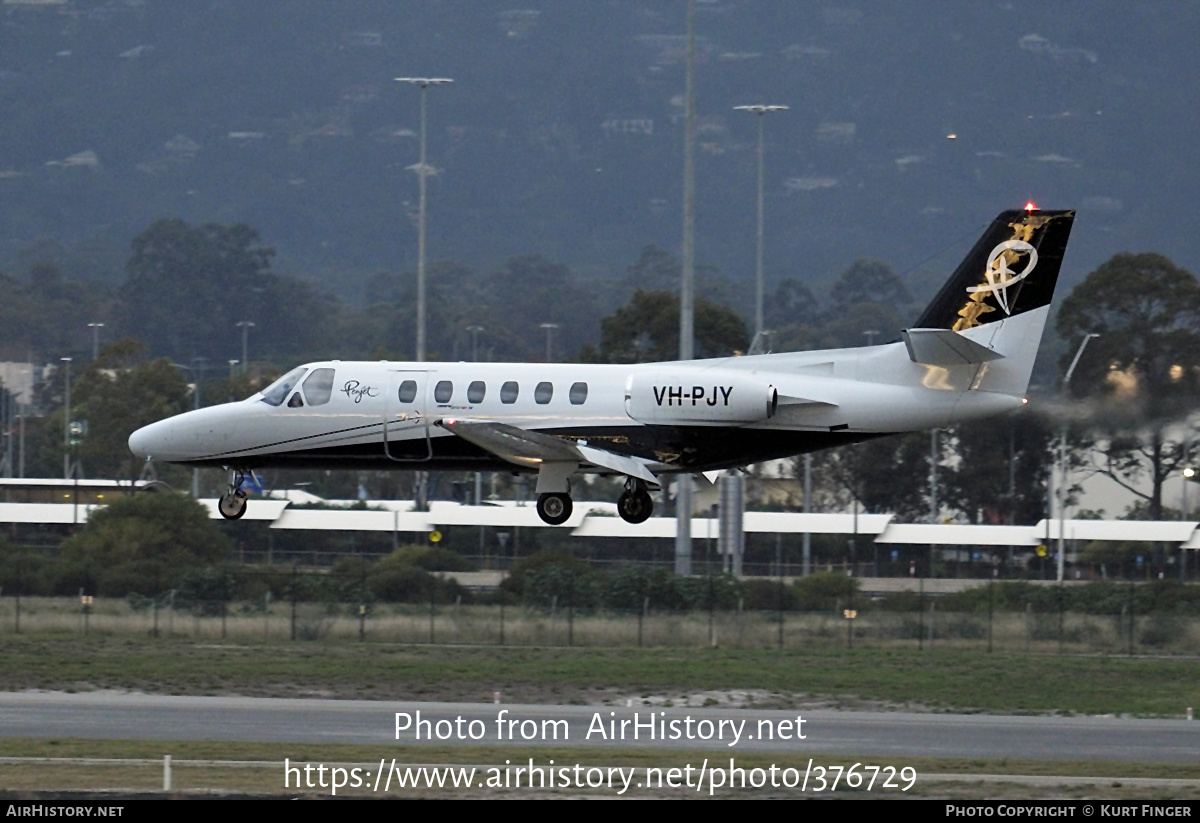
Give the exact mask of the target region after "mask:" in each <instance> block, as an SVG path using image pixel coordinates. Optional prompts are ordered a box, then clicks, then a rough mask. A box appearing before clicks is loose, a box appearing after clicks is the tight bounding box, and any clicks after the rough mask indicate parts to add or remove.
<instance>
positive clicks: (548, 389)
mask: <svg viewBox="0 0 1200 823" xmlns="http://www.w3.org/2000/svg"><path fill="white" fill-rule="evenodd" d="M552 397H554V384H553V383H551V382H549V381H547V380H543V381H542V382H541V383H538V384H537V388H535V389H534V390H533V402H534V403H537V404H539V405H541V406H544V405H546V404H547V403H549V402H550V399H551V398H552Z"/></svg>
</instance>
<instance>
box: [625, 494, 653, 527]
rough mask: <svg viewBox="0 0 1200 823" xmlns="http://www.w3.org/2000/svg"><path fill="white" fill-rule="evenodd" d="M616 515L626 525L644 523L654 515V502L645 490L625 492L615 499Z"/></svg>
mask: <svg viewBox="0 0 1200 823" xmlns="http://www.w3.org/2000/svg"><path fill="white" fill-rule="evenodd" d="M617 513H618V514H619V515H621V519H622V520H624V521H625V522H626V523H645V522H646V521H647V520H649V519H650V515H652V514H653V513H654V501H653V500H652V499H651V498H650V493H649V492H647V491H646V490H645V489H638V490H637V491H633V492H628V491H627V492H624V493H623V494H622V495H621V496H620V497H619V498H617Z"/></svg>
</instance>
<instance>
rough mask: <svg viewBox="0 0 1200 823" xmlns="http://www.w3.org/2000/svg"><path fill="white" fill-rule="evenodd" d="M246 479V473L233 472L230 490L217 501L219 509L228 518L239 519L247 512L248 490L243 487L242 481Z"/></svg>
mask: <svg viewBox="0 0 1200 823" xmlns="http://www.w3.org/2000/svg"><path fill="white" fill-rule="evenodd" d="M245 479H246V475H245V474H243V473H242V472H240V471H235V472H233V477H232V478H231V479H230V481H229V489H228V491H226V492H225V493H224V494H223V495H221V498H220V499H219V500H218V501H217V511H219V512H220V513H221V516H222V517H224V518H225V519H226V520H237V519H238V518H240V517H241V516H242V515H243V514H245V513H246V505H247V503H246V492H245V490H244V489H243V488H242V482H243V481H244V480H245Z"/></svg>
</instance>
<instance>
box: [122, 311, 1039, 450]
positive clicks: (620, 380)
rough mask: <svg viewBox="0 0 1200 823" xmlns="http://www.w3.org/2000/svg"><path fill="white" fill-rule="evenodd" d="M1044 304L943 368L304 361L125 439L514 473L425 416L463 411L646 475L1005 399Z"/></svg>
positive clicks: (823, 443)
mask: <svg viewBox="0 0 1200 823" xmlns="http://www.w3.org/2000/svg"><path fill="white" fill-rule="evenodd" d="M1047 313H1048V307H1043V308H1039V309H1035V310H1032V311H1029V312H1026V313H1023V314H1020V315H1017V316H1014V317H1009V318H1006V319H1005V320H1003V321H1001V322H996V323H990V324H987V325H985V326H980V327H978V328H974V329H970V330H968V331H965V332H962V333H961V334H963V335H964V336H966V337H968V338H970V339H971V340H973V341H974V342H976V343H979V344H981V345H983V346H986V347H987V348H988V349H990V350H992V351H994V352H996V353H997V355H998V357H999V359H996V360H993V361H991V362H987V363H965V364H963V365H952V366H930V365H924V364H921V363H916V362H913V359H912V358H911V357H910V355H909V351H908V349H906V347H905V344H904V343H901V342H896V343H888V344H884V345H879V346H870V347H864V348H855V349H834V350H826V351H811V352H795V353H783V354H767V355H757V356H749V357H728V358H720V359H713V360H700V361H690V362H669V363H648V364H639V365H587V364H537V363H466V362H460V363H397V362H389V361H379V362H351V361H337V360H334V361H325V362H318V363H310V364H307V365H306V366H305V367H302V368H304V369H305V370H306V371H304V372H303V373H301V374H300V375H299V376H298V377H297V378H296V379H295V381H294V383H293V384H292V385H289V386H286V387H285V390H284V391H278V390H277V391H275V392H274V395H273V396H272V398H271V400H272V402H275V401H278V402H276V403H275V404H274V405H273V404H272V402H268V400H267V399H265V398H266V396H267V395H270V394H272V389H270V388H269V389H268V390H267V391H266V392H265V393H259V394H256V395H254V396H253V397H250V398H248V399H246V400H243V401H241V402H236V403H227V404H225V405H221V406H214V407H210V408H205V409H200V410H197V411H193V412H188V413H186V414H182V415H179V416H177V417H173V418H170V419H168V420H163V421H160V422H158V423H154V424H152V425H149V426H146V427H145V428H142V429H139V430H138V431H137V432H134V434H133V435H132V436H131V437H130V439H129V445H130V448H131V449H132V450H133V451H134V452H135V453H136V454H139V455H141V456H143V457H145V458H147V459H151V458H152V459H155V460H163V461H167V462H178V463H187V464H194V465H219V466H227V467H231V468H239V469H255V468H260V467H269V466H313V465H315V466H330V467H334V466H337V467H342V466H356V465H357V466H364V467H365V466H368V465H374V466H376V467H393V468H404V467H411V468H435V469H436V468H471V469H480V468H502V467H503V468H514V466H513V465H511V464H509V463H506V462H504V461H502V460H500V459H499V458H497V457H496V456H495V455H494V454H492V453H490V452H489V451H487V450H486V449H481V448H479V447H478V446H475V445H472V444H471V443H469V442H466V441H464V440H463V439H462V438H459V437H457V436H456V435H455V434H454V433H452V432H451V431H448V430H446V429H444V428H442V427H441V426H440V425H438V423H439V422H441V421H446V420H464V421H467V420H469V421H472V422H480V423H495V424H503V425H505V426H511V427H515V428H517V429H521V430H525V431H531V432H540V433H545V434H552V435H557V436H559V437H562V438H566V439H568V440H569V441H572V442H575V443H580V444H584V445H591V446H594V447H597V448H602V449H605V450H609V451H612V452H614V453H617V454H623V455H628V456H633V457H637V458H639V459H642V460H646V461H652V462H653V463H654V464H655V465H656V469H655V471H668V472H669V471H707V470H709V469H716V468H726V467H730V466H736V465H745V464H747V463H752V462H757V461H760V460H765V459H771V458H776V457H783V456H787V455H791V454H797V453H801V452H806V451H813V450H816V449H820V448H827V447H830V446H835V445H839V444H841V443H852V442H856V441H859V440H863V439H866V438H870V437H874V436H878V435H882V434H892V433H898V432H905V431H916V430H921V429H927V428H934V427H941V426H946V425H950V424H952V423H955V422H959V421H963V420H970V419H975V418H979V417H985V416H988V415H993V414H997V413H1000V412H1003V411H1006V410H1009V409H1012V408H1015V407H1017V406H1019V405H1020V404H1021V403H1022V402H1023V400H1022V395H1023V394H1024V392H1025V390H1026V387H1027V385H1028V381H1029V375H1030V371H1031V370H1032V366H1033V358H1034V356H1035V355H1036V352H1037V347H1038V343H1039V341H1040V338H1041V333H1042V328H1043V326H1044V325H1045V321H1046V317H1047ZM318 370H323V371H321V372H320V380H318V379H317V378H316V377H313V381H312V383H311V386H312V387H317V389H311V388H310V386H309V384H306V382H305V381H306V380H308V379H309V378H310V377H311V376H313V375H315V374H316V373H317V372H318ZM328 370H332V375H330V373H329V371H328ZM296 371H297V372H299V371H300V370H299V369H297V370H296ZM322 381H323V383H324V385H325V389H324V391H323V392H322V391H320V390H319V386H318V384H319V383H322ZM278 385H279V384H278V383H277V384H276V386H278ZM514 386H515V396H514V391H513V388H514ZM306 394H307V395H312V396H306ZM297 395H299V397H298V398H297Z"/></svg>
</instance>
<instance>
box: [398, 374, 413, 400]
mask: <svg viewBox="0 0 1200 823" xmlns="http://www.w3.org/2000/svg"><path fill="white" fill-rule="evenodd" d="M397 394H398V396H399V397H400V402H401V403H411V402H412V401H414V400H416V399H417V381H416V380H405V381H404V382H403V383H401V384H400V391H399V392H397Z"/></svg>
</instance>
